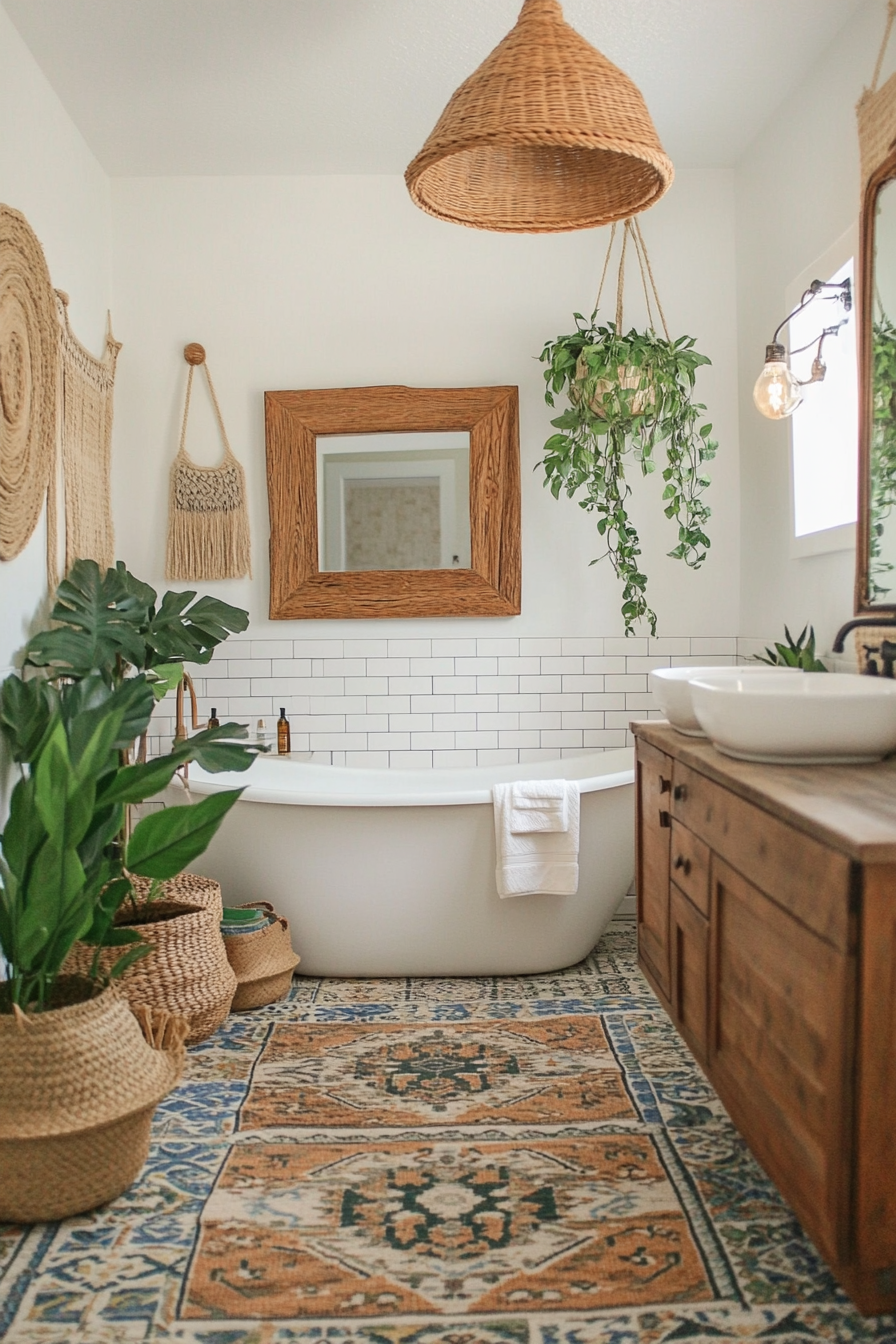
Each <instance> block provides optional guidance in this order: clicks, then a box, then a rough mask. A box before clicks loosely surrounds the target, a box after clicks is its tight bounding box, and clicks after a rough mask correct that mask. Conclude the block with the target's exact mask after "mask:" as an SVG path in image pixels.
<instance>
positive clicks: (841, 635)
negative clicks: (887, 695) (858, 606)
mask: <svg viewBox="0 0 896 1344" xmlns="http://www.w3.org/2000/svg"><path fill="white" fill-rule="evenodd" d="M861 625H892V626H893V627H894V629H896V613H893V614H887V615H880V616H854V617H853V618H852V620H851V621H847V622H846V624H845V625H841V627H840V629H839V630H838V631H837V633H836V635H835V636H834V643H833V644H832V645H831V651H832V652H833V653H842V652H843V641H844V639H845V638H846V636H847V635H848V634H849V632H850V630H855V629H856V627H857V626H861ZM887 642H888V641H886V640H885V641H884V643H887ZM889 675H890V676H892V675H893V673H892V671H891V672H890V673H889Z"/></svg>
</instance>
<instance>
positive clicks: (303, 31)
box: [3, 0, 862, 176]
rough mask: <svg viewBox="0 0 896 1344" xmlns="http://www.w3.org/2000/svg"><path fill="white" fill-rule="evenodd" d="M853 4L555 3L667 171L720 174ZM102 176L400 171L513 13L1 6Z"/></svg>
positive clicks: (207, 4)
mask: <svg viewBox="0 0 896 1344" xmlns="http://www.w3.org/2000/svg"><path fill="white" fill-rule="evenodd" d="M861 2H862V0H566V4H565V14H566V17H567V19H568V20H569V22H570V23H571V24H572V26H573V27H574V28H576V29H578V31H579V32H580V33H582V34H583V36H584V37H586V38H587V39H588V40H589V41H590V42H592V43H593V44H594V45H595V46H597V47H599V48H600V49H601V50H602V51H603V52H604V53H605V54H606V55H607V56H608V57H609V58H610V59H611V60H613V61H615V62H616V64H617V65H620V66H621V67H622V68H623V69H624V70H625V71H627V73H628V74H630V75H631V76H632V78H633V79H634V80H635V82H636V83H637V84H638V85H639V87H640V88H641V91H642V93H643V94H644V96H645V98H646V100H647V105H648V107H649V108H650V111H651V113H652V115H653V119H654V122H655V123H656V126H657V130H658V131H659V134H660V138H661V140H662V141H663V143H664V146H665V148H666V151H667V152H668V153H669V155H670V157H671V158H672V160H673V162H674V163H675V164H676V165H677V166H678V167H722V166H727V165H731V164H733V163H735V162H736V161H737V159H738V158H739V157H740V155H741V154H742V152H743V151H744V149H745V148H746V147H747V146H748V145H749V143H750V142H751V140H752V139H753V138H754V137H755V135H756V134H757V132H758V131H759V130H760V128H761V127H762V125H763V124H764V123H765V122H766V121H767V119H768V118H769V116H770V115H771V114H772V112H773V111H774V110H775V108H776V107H777V106H778V104H779V103H780V102H781V101H782V100H783V99H784V98H785V97H786V95H787V93H788V91H789V90H790V89H791V88H793V87H794V86H795V85H796V84H797V83H798V82H799V81H800V79H801V78H802V76H803V75H804V74H805V73H806V71H807V70H808V69H809V68H810V67H811V65H812V64H813V62H814V61H815V60H816V59H817V58H818V57H819V55H820V54H821V53H822V51H823V50H824V48H825V47H826V46H827V45H828V44H829V43H830V42H831V41H832V40H833V38H834V37H835V36H836V34H837V32H838V31H839V30H840V29H841V28H842V27H843V26H844V24H845V23H846V22H847V21H848V19H849V18H850V16H851V15H852V14H853V12H854V11H855V10H856V9H857V8H858V6H859V5H860V3H861ZM3 3H4V7H5V9H6V10H7V12H8V14H9V16H10V18H11V19H12V21H13V23H14V24H15V26H16V27H17V28H18V30H19V32H20V33H21V34H22V37H23V38H24V39H25V41H26V42H27V44H28V46H29V47H30V49H31V51H32V52H33V53H34V56H35V58H36V60H37V62H38V64H39V65H40V66H41V67H42V69H43V70H44V72H45V73H46V75H47V77H48V78H49V80H50V82H51V84H52V85H53V87H54V88H55V90H56V92H57V93H58V95H59V97H60V98H61V100H62V102H63V104H64V105H65V107H66V109H67V110H68V112H69V114H70V116H71V117H72V119H73V120H74V121H75V123H76V124H77V125H78V127H79V128H80V130H81V132H82V133H83V135H84V137H85V139H86V140H87V142H88V144H89V145H90V146H91V148H92V149H93V151H94V153H95V154H96V156H97V158H98V159H99V161H100V163H101V164H102V165H103V167H104V168H105V169H106V171H107V172H108V173H110V174H111V175H113V176H132V175H133V176H155V175H169V174H170V175H179V174H191V175H192V174H199V175H219V174H223V175H231V174H267V173H270V174H285V175H292V174H301V173H401V172H403V171H404V169H405V167H406V166H407V164H408V162H409V161H410V159H411V158H413V156H414V154H415V153H416V152H417V150H418V149H419V148H420V146H421V144H422V143H423V141H424V140H425V138H426V136H427V135H428V134H429V131H430V130H431V129H432V127H433V125H434V123H435V121H436V119H437V117H438V115H439V113H440V112H441V110H442V108H443V106H444V104H445V103H446V101H447V100H448V97H449V96H450V94H451V93H452V91H453V90H454V89H455V88H456V87H457V85H458V84H460V83H461V82H462V81H463V80H464V79H465V78H466V77H467V75H469V74H471V73H472V71H473V70H474V69H475V67H476V66H477V65H478V64H479V62H480V61H481V60H483V58H484V57H485V56H486V55H488V53H489V51H491V49H492V48H493V47H494V46H495V45H496V44H497V43H498V42H499V41H500V39H501V38H502V37H503V36H504V34H505V33H506V32H507V31H509V29H510V28H511V27H512V26H513V24H514V22H515V20H516V16H517V13H518V11H519V8H520V3H521V0H3Z"/></svg>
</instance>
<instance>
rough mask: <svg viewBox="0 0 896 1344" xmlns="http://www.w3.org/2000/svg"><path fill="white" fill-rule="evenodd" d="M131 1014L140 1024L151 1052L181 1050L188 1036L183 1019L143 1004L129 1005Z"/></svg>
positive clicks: (188, 1025)
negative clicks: (151, 1049)
mask: <svg viewBox="0 0 896 1344" xmlns="http://www.w3.org/2000/svg"><path fill="white" fill-rule="evenodd" d="M131 1012H132V1013H133V1014H134V1016H135V1017H136V1019H137V1021H138V1023H139V1024H140V1030H141V1031H142V1032H143V1036H144V1039H145V1040H146V1043H147V1045H151V1046H152V1048H153V1050H166V1051H173V1052H175V1053H176V1052H177V1051H180V1050H183V1049H184V1047H185V1044H186V1040H187V1037H188V1036H189V1034H190V1024H189V1022H188V1021H187V1019H186V1018H185V1017H181V1016H179V1015H178V1014H177V1013H169V1012H168V1011H167V1010H166V1009H164V1008H150V1007H148V1006H147V1005H146V1004H145V1003H141V1004H137V1005H136V1006H135V1005H133V1004H132V1005H131Z"/></svg>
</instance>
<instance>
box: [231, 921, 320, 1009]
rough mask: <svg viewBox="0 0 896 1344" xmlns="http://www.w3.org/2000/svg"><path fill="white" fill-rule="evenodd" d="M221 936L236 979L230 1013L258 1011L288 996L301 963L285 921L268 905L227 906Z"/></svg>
mask: <svg viewBox="0 0 896 1344" xmlns="http://www.w3.org/2000/svg"><path fill="white" fill-rule="evenodd" d="M221 932H222V934H223V935H224V947H225V949H226V952H227V960H228V961H229V962H230V965H231V967H232V969H233V972H234V974H235V975H236V978H237V987H236V993H235V994H234V996H233V1003H232V1005H231V1011H232V1012H237V1013H238V1012H244V1011H245V1010H246V1009H249V1008H261V1007H263V1006H264V1005H265V1004H267V1003H276V1002H277V1000H278V999H282V998H284V997H285V995H286V994H288V993H289V986H290V984H291V982H292V973H293V971H294V970H295V968H296V966H298V964H299V960H300V959H299V957H297V956H296V954H295V952H293V950H292V943H291V942H290V937H289V923H288V921H287V920H286V919H284V918H283V916H282V915H278V914H277V913H276V911H275V910H274V907H273V906H272V905H270V904H269V902H267V901H249V902H247V903H246V904H245V905H235V906H234V905H226V906H225V907H224V910H223V914H222V919H221Z"/></svg>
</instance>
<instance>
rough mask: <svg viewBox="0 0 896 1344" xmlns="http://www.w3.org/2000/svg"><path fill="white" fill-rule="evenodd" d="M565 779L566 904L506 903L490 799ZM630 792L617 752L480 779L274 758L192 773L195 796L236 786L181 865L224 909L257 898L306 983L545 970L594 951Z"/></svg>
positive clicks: (612, 891) (627, 863)
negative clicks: (569, 801)
mask: <svg viewBox="0 0 896 1344" xmlns="http://www.w3.org/2000/svg"><path fill="white" fill-rule="evenodd" d="M561 777H562V778H565V779H575V780H578V781H579V785H580V789H581V838H580V852H579V872H580V876H579V889H578V892H577V893H576V895H574V896H550V895H533V896H515V897H512V898H505V899H503V900H502V899H501V898H500V897H499V896H498V893H497V889H496V887H495V831H494V813H493V808H492V802H491V787H492V785H493V784H495V783H498V782H506V781H508V780H513V779H559V778H561ZM633 781H634V769H633V753H632V751H631V750H630V749H628V748H626V749H624V750H619V751H608V752H597V753H594V754H593V755H589V756H578V757H570V758H568V759H564V760H556V761H540V762H538V764H536V765H523V766H496V767H479V768H476V769H443V770H376V769H348V768H344V767H340V766H329V765H316V764H312V763H310V762H307V761H300V760H294V759H289V758H286V757H281V758H277V757H259V758H258V759H257V760H256V761H255V763H254V764H253V765H252V767H251V768H250V770H249V771H248V772H247V773H245V774H241V775H234V774H220V775H207V774H205V773H204V772H203V771H201V770H199V769H197V768H196V767H195V766H192V767H191V768H190V789H191V792H192V793H193V794H204V793H210V792H212V791H214V790H217V789H222V788H233V787H234V786H236V785H245V786H247V787H246V792H245V793H244V794H243V796H242V798H241V799H240V801H239V802H238V803H237V804H236V806H235V807H234V808H233V810H232V811H231V812H230V813H229V814H228V816H227V817H226V818H225V820H224V823H223V825H222V826H221V829H220V831H219V832H218V834H217V836H216V837H215V839H214V840H213V841H212V843H211V845H210V846H209V849H208V851H207V852H206V853H205V854H204V855H203V856H202V858H201V859H199V860H197V861H196V862H195V863H194V864H192V865H191V867H192V868H193V869H194V870H195V871H196V872H200V873H204V874H206V875H207V876H209V877H215V878H217V879H218V881H219V882H220V883H221V886H222V888H223V893H224V901H225V904H227V905H238V904H239V903H240V902H242V901H248V900H266V901H270V902H271V903H272V905H273V906H274V908H275V909H276V910H277V911H279V912H280V913H281V914H283V915H286V917H287V918H288V919H289V922H290V927H291V932H292V938H293V944H294V946H295V949H296V951H297V952H298V953H299V954H300V955H301V958H302V960H301V965H300V967H299V971H300V973H302V974H304V975H337V976H372V977H376V976H402V975H489V974H503V975H507V974H511V975H512V974H524V973H527V972H533V971H549V970H555V969H557V968H558V967H561V966H569V965H571V964H572V963H574V962H576V961H579V960H581V958H582V957H584V956H585V955H586V954H587V953H588V952H589V951H590V950H591V948H592V947H593V946H594V944H595V943H596V942H597V940H598V938H599V937H600V935H601V933H602V932H603V930H604V928H605V927H606V925H607V923H608V922H609V920H610V918H611V917H612V915H613V914H614V912H615V910H616V908H617V907H618V905H619V903H620V901H621V900H622V898H623V896H624V895H625V893H626V891H627V890H628V887H629V884H630V882H631V878H632V874H633V871H634V783H633ZM172 801H177V802H182V801H183V795H182V793H181V795H180V797H179V798H173V799H172Z"/></svg>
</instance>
